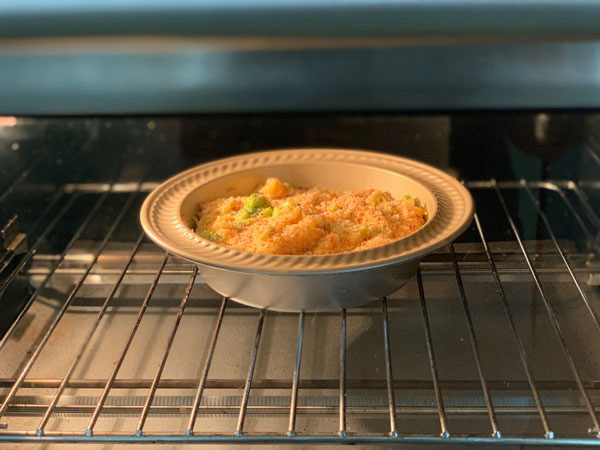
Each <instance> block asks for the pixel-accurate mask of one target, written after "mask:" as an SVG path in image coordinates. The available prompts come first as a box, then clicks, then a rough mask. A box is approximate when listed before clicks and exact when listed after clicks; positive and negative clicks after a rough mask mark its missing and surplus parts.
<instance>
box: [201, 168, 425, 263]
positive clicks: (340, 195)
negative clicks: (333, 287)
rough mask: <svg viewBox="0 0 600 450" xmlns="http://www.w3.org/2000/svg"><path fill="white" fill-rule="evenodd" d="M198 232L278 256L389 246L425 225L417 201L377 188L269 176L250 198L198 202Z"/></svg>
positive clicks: (224, 242) (210, 237) (248, 249)
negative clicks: (338, 187) (298, 183)
mask: <svg viewBox="0 0 600 450" xmlns="http://www.w3.org/2000/svg"><path fill="white" fill-rule="evenodd" d="M195 219H196V220H195V230H196V232H197V233H198V234H199V235H201V236H202V237H204V238H206V239H209V240H211V241H213V242H216V243H218V244H222V245H226V246H229V247H233V248H236V249H239V250H243V251H247V252H254V253H266V254H276V255H324V254H330V253H343V252H352V251H357V250H363V249H367V248H371V247H377V246H380V245H385V244H388V243H390V242H393V241H395V240H398V239H400V238H402V237H404V236H406V235H408V234H410V233H412V232H414V231H416V230H418V229H419V228H421V227H422V226H423V225H424V224H425V222H426V221H427V210H426V209H425V208H424V207H423V206H422V205H421V204H420V202H419V200H418V199H413V198H411V197H410V196H408V195H407V196H405V197H404V198H401V199H395V198H393V197H392V195H391V194H390V193H388V192H382V191H378V190H374V189H365V190H359V191H328V190H322V189H314V188H313V189H305V188H295V187H293V186H291V185H289V184H288V183H284V182H282V181H280V180H278V179H276V178H269V179H267V180H266V182H265V184H264V185H263V186H261V187H260V188H259V189H258V190H257V191H256V192H255V193H253V194H251V195H249V196H246V197H225V198H220V199H217V200H213V201H210V202H206V203H203V204H200V205H199V208H198V214H197V216H196V218H195Z"/></svg>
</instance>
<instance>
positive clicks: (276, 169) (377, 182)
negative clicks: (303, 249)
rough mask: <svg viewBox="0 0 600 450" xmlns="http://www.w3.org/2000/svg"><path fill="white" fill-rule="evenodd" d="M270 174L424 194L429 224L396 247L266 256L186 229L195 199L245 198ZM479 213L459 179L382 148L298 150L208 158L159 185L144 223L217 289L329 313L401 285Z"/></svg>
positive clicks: (265, 304) (250, 300)
mask: <svg viewBox="0 0 600 450" xmlns="http://www.w3.org/2000/svg"><path fill="white" fill-rule="evenodd" d="M268 177H277V178H279V179H282V180H285V181H288V182H290V183H292V184H293V185H297V186H303V187H318V188H321V189H344V190H352V189H367V188H373V189H379V190H383V191H389V192H391V193H392V195H393V196H394V197H396V198H398V197H401V196H402V195H405V194H410V195H412V196H413V197H418V198H419V199H420V200H421V202H422V203H423V204H424V205H425V207H426V208H427V210H428V214H429V217H428V221H427V223H426V224H425V225H424V226H423V227H422V228H420V229H419V230H417V231H416V232H414V233H412V234H410V235H408V236H406V237H404V238H402V239H399V240H397V241H394V242H392V243H390V244H387V245H383V246H380V247H375V248H371V249H367V250H361V251H356V252H349V253H339V254H332V255H310V256H297V255H264V254H256V253H249V252H244V251H240V250H237V249H233V248H230V247H225V246H223V245H219V244H217V243H214V242H211V241H209V240H206V239H203V238H202V237H200V236H199V235H197V234H196V233H195V232H194V231H193V230H192V229H191V228H190V227H189V226H188V224H189V222H190V219H191V218H192V217H193V216H194V215H195V213H196V211H197V207H198V203H200V202H205V201H209V200H213V199H216V198H219V197H224V196H230V195H248V194H250V193H251V192H253V190H254V189H256V187H257V186H259V185H260V184H261V183H262V182H264V180H265V179H266V178H268ZM472 217H473V200H472V198H471V195H470V194H469V192H468V191H467V189H465V188H464V186H463V185H462V184H461V183H459V182H458V181H457V180H456V179H454V178H452V177H451V176H449V175H447V174H445V173H444V172H442V171H440V170H438V169H436V168H434V167H431V166H429V165H426V164H423V163H420V162H417V161H413V160H410V159H406V158H402V157H398V156H392V155H387V154H382V153H374V152H367V151H358V150H341V149H292V150H277V151H269V152H261V153H250V154H246V155H240V156H235V157H231V158H226V159H221V160H218V161H213V162H210V163H206V164H203V165H200V166H197V167H194V168H191V169H189V170H186V171H185V172H182V173H180V174H178V175H175V176H174V177H172V178H170V179H169V180H167V181H165V182H164V183H162V184H161V185H160V186H158V187H157V188H156V189H155V190H154V191H153V192H151V193H150V195H149V196H148V197H147V198H146V200H145V202H144V204H143V206H142V209H141V212H140V220H141V223H142V227H143V228H144V231H145V232H146V233H147V234H148V236H149V237H150V238H151V239H152V240H153V241H154V242H156V243H157V244H158V245H159V246H161V247H162V248H164V249H166V250H168V251H169V252H171V253H172V254H174V255H178V256H180V257H182V258H185V259H187V260H190V261H192V262H194V263H196V264H197V265H198V268H199V272H200V274H201V275H202V277H203V278H204V280H205V281H206V283H207V284H208V285H209V286H211V287H212V288H213V289H214V290H215V291H217V292H218V293H220V294H222V295H224V296H226V297H229V298H231V299H232V300H235V301H238V302H240V303H244V304H246V305H249V306H254V307H257V308H267V309H272V310H276V311H290V312H291V311H293V312H297V311H307V312H308V311H332V310H338V309H340V308H349V307H355V306H359V305H361V304H364V303H367V302H369V301H372V300H375V299H378V298H381V297H383V296H386V295H389V294H391V293H392V292H394V291H395V290H397V289H399V288H400V287H401V286H402V285H403V284H404V283H406V281H408V279H410V277H412V276H413V275H414V273H415V271H416V269H417V267H418V263H419V260H420V258H421V257H423V256H424V255H426V254H427V253H429V252H431V251H433V250H435V249H437V248H439V247H441V246H443V245H445V244H447V243H449V242H451V241H452V240H454V239H455V238H456V237H457V236H458V235H460V234H461V233H462V232H463V231H464V230H465V229H466V228H467V227H468V225H469V224H470V222H471V219H472Z"/></svg>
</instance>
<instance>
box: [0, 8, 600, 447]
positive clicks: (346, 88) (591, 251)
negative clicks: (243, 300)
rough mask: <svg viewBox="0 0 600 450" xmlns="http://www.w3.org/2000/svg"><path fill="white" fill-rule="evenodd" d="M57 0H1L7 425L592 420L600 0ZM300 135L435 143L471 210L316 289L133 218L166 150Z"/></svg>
mask: <svg viewBox="0 0 600 450" xmlns="http://www.w3.org/2000/svg"><path fill="white" fill-rule="evenodd" d="M542 3H543V4H542ZM65 5H66V6H65ZM65 5H63V6H62V7H60V6H57V5H55V6H46V7H44V8H46V9H43V8H42V6H43V5H41V4H40V5H38V6H39V7H40V8H41V9H40V12H39V13H34V12H32V10H28V9H26V8H25V7H22V6H19V5H17V6H13V7H6V6H2V7H0V18H3V19H6V20H4V22H2V23H4V26H3V27H0V41H1V45H0V64H1V65H2V67H3V70H2V72H3V73H2V74H1V75H0V80H2V83H1V85H0V98H1V99H2V101H1V102H0V113H1V114H3V115H2V116H1V117H0V174H1V176H0V444H6V445H11V446H12V445H15V444H16V443H19V444H23V445H25V444H31V445H38V446H44V445H48V444H56V445H64V444H67V443H70V444H74V445H82V446H83V445H84V444H111V443H112V444H123V445H127V444H170V445H182V446H183V445H184V444H203V445H208V444H215V445H216V444H222V445H226V446H237V445H251V444H256V445H264V444H277V445H281V446H285V447H287V446H289V445H292V444H363V445H373V446H391V445H394V444H398V445H401V444H404V445H418V444H426V445H434V444H437V445H450V444H458V445H464V446H466V445H481V446H485V445H513V446H520V445H548V446H552V445H554V446H571V445H572V446H575V445H579V446H592V445H600V439H599V438H600V423H599V420H600V419H599V413H600V358H599V355H600V321H599V315H600V288H599V285H600V260H599V258H598V256H599V252H600V190H599V187H600V184H599V180H600V115H599V114H598V113H597V112H596V111H597V109H598V107H599V106H600V97H599V96H598V92H600V91H599V90H598V89H599V88H600V72H598V67H600V66H598V64H599V63H600V45H599V44H598V42H599V41H598V40H597V39H598V38H600V36H598V33H597V30H596V28H597V23H598V20H599V15H600V8H599V7H598V6H596V5H593V4H588V3H585V2H578V3H577V4H573V5H570V7H566V6H561V5H558V4H556V3H554V2H533V1H531V2H524V3H522V4H521V6H518V5H515V4H514V3H512V2H499V1H490V2H485V3H482V4H480V5H469V4H467V3H464V4H463V3H460V2H445V1H441V0H439V1H431V2H423V3H422V4H415V3H413V2H402V1H398V2H389V3H387V4H380V5H369V4H367V2H341V3H333V2H330V3H327V2H325V3H324V4H322V5H316V4H315V3H313V2H309V1H306V2H294V3H290V5H288V6H286V7H284V6H281V5H279V6H278V5H277V4H276V3H275V2H257V3H256V4H253V5H247V4H245V3H244V2H233V1H227V2H222V3H217V2H214V3H213V2H205V3H203V4H197V3H191V4H184V3H183V2H181V4H180V3H178V2H175V3H174V4H172V5H167V3H166V2H164V3H163V2H145V3H144V4H142V3H141V2H134V1H131V2H128V3H126V5H127V7H124V6H123V5H121V6H120V7H118V6H116V5H113V4H112V3H111V2H107V4H103V5H96V6H93V5H92V6H89V5H88V6H87V7H83V6H76V5H72V4H70V2H66V3H65ZM78 8H79V9H78ZM542 9H543V12H544V14H541V12H542ZM440 11H443V14H441V13H440ZM240 18H243V20H241V19H240ZM304 147H311V148H314V147H318V148H325V147H330V148H362V149H370V150H377V151H381V152H386V153H390V154H396V155H401V156H405V157H409V158H413V159H416V160H420V161H423V162H426V163H428V164H431V165H434V166H436V167H438V168H440V169H442V170H444V171H445V172H447V173H449V174H451V175H453V176H455V177H456V178H458V179H460V180H461V181H462V182H463V183H464V185H465V186H466V187H467V188H468V189H469V191H470V193H471V194H472V196H473V198H474V201H475V208H476V212H475V216H474V220H473V222H472V224H471V226H470V227H469V228H468V229H467V231H465V232H464V233H463V234H462V235H461V236H460V237H459V238H458V239H456V240H455V241H454V242H452V243H451V244H449V245H447V246H445V247H443V248H441V249H439V250H437V251H435V252H433V253H431V254H429V255H428V256H426V257H425V258H424V259H423V260H422V261H421V262H420V264H419V269H418V270H417V273H416V275H415V276H414V277H413V278H411V279H410V281H409V282H408V283H407V284H406V285H405V286H404V287H402V288H401V289H400V290H398V291H397V292H395V293H394V294H392V295H390V296H388V297H387V298H382V299H380V300H377V301H374V302H371V303H368V304H367V305H365V306H362V307H356V308H349V309H343V310H340V311H335V312H320V313H308V312H306V313H304V312H301V313H281V312H275V311H269V310H259V309H254V308H250V307H247V306H244V305H241V304H238V303H236V302H234V301H232V300H230V299H227V298H221V297H220V296H219V295H218V294H216V293H215V292H214V291H212V290H211V289H210V288H209V287H208V286H207V285H206V284H205V283H204V281H203V280H202V278H201V276H200V275H199V274H198V269H197V267H196V266H194V265H193V264H191V263H190V262H188V261H186V260H183V259H179V258H177V257H175V256H173V255H171V254H169V253H168V252H165V251H163V250H162V249H160V248H159V247H158V246H156V245H155V244H154V243H152V241H151V240H149V239H148V238H147V237H145V235H144V233H143V232H142V229H141V226H140V224H139V210H140V207H141V204H142V202H143V200H144V199H145V197H146V196H147V195H148V193H149V192H151V191H152V190H153V189H154V188H155V187H156V186H158V184H159V183H160V182H162V181H163V180H165V179H166V178H168V177H169V176H171V175H173V174H175V173H177V172H179V171H182V170H184V169H186V168H189V167H192V166H194V165H197V164H200V163H203V162H206V161H210V160H214V159H218V158H221V157H225V156H230V155H235V154H243V153H247V152H251V151H258V150H266V149H278V148H304ZM9 443H10V444H9Z"/></svg>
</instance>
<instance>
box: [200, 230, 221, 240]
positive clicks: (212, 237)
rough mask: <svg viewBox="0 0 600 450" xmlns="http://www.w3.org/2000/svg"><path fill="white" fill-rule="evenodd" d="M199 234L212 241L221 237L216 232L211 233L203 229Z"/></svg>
mask: <svg viewBox="0 0 600 450" xmlns="http://www.w3.org/2000/svg"><path fill="white" fill-rule="evenodd" d="M200 236H202V237H203V238H204V239H208V240H209V241H212V242H217V241H218V240H219V239H221V236H219V235H218V234H217V233H211V232H210V231H204V232H203V233H201V234H200Z"/></svg>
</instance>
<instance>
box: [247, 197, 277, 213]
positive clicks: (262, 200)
mask: <svg viewBox="0 0 600 450" xmlns="http://www.w3.org/2000/svg"><path fill="white" fill-rule="evenodd" d="M270 206H271V204H270V203H269V199H267V197H265V196H264V195H260V194H256V193H254V194H250V195H249V196H248V197H246V198H244V209H245V210H246V211H248V212H249V213H250V214H256V213H257V212H259V211H260V210H261V209H264V208H269V207H270Z"/></svg>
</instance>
